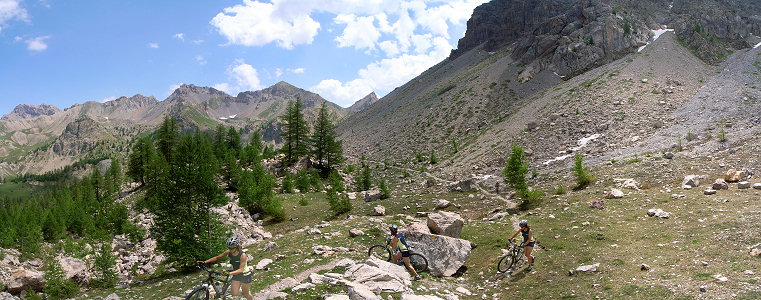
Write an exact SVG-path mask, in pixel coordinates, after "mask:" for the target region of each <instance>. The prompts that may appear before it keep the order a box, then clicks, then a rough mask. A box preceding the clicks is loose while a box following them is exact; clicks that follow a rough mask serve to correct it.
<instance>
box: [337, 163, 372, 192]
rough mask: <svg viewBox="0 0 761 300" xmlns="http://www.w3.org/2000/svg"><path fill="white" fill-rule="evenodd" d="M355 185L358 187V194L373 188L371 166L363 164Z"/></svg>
mask: <svg viewBox="0 0 761 300" xmlns="http://www.w3.org/2000/svg"><path fill="white" fill-rule="evenodd" d="M339 177H340V176H339ZM354 185H355V186H356V187H357V192H361V191H366V190H369V189H371V188H372V187H373V183H372V178H370V166H368V165H367V164H366V163H362V169H360V170H359V174H357V177H356V182H355V183H354Z"/></svg>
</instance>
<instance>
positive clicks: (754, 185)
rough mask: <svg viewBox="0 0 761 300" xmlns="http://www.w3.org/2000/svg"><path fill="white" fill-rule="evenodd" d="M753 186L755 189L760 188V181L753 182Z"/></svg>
mask: <svg viewBox="0 0 761 300" xmlns="http://www.w3.org/2000/svg"><path fill="white" fill-rule="evenodd" d="M753 188H754V189H757V190H761V183H754V184H753Z"/></svg>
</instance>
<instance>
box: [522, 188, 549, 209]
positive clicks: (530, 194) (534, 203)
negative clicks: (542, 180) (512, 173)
mask: <svg viewBox="0 0 761 300" xmlns="http://www.w3.org/2000/svg"><path fill="white" fill-rule="evenodd" d="M543 196H544V192H543V191H540V190H528V191H526V192H525V194H524V196H523V199H522V200H521V203H520V204H519V205H518V209H520V210H529V209H532V208H535V207H538V206H539V204H541V199H542V197H543Z"/></svg>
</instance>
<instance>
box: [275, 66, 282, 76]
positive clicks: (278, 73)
mask: <svg viewBox="0 0 761 300" xmlns="http://www.w3.org/2000/svg"><path fill="white" fill-rule="evenodd" d="M280 76H283V69H281V68H277V69H275V77H276V78H280Z"/></svg>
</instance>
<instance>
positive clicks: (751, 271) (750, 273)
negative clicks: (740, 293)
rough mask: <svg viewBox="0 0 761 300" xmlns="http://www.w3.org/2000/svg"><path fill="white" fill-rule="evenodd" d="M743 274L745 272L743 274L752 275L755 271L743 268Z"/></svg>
mask: <svg viewBox="0 0 761 300" xmlns="http://www.w3.org/2000/svg"><path fill="white" fill-rule="evenodd" d="M743 274H745V275H753V274H756V273H755V272H753V270H745V271H744V272H743Z"/></svg>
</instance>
